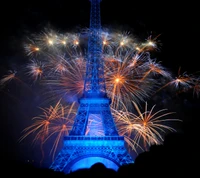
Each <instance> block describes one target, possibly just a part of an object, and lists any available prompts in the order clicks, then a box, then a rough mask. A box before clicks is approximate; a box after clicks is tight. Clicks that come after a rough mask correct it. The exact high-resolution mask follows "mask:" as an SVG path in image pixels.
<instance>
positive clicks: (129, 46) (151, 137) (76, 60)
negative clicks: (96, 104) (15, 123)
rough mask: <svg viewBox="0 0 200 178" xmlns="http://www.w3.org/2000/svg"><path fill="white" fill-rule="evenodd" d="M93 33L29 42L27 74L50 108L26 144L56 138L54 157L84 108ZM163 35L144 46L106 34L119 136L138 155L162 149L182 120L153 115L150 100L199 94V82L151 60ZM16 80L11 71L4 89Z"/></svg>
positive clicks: (47, 34) (107, 73) (91, 130)
mask: <svg viewBox="0 0 200 178" xmlns="http://www.w3.org/2000/svg"><path fill="white" fill-rule="evenodd" d="M87 33H89V31H87V30H85V31H83V32H82V33H81V32H80V33H78V34H74V33H73V34H72V33H66V34H60V33H58V32H56V31H54V30H49V29H45V30H44V31H43V32H42V33H41V34H39V35H33V37H32V38H31V37H28V38H27V39H28V42H27V43H26V44H25V45H24V47H25V53H26V55H27V57H28V58H29V59H30V61H29V62H28V64H27V65H26V67H25V68H24V70H25V74H26V75H27V76H28V77H29V80H31V81H33V83H34V85H37V86H39V87H41V88H42V91H43V92H42V95H43V97H44V98H43V99H44V101H43V102H41V105H42V103H43V105H45V106H46V105H48V107H40V108H41V109H42V111H43V114H42V115H40V116H36V117H34V118H33V124H32V125H31V126H28V127H27V128H25V129H24V131H23V135H22V137H21V138H20V141H22V140H24V139H25V138H26V137H28V136H30V135H32V134H35V136H34V139H33V141H34V142H36V141H40V143H41V145H44V144H45V142H46V141H47V140H49V139H50V138H52V137H53V136H54V138H55V139H54V142H53V144H52V145H53V146H52V150H51V152H52V153H53V155H54V154H55V151H56V149H57V147H58V144H59V142H60V140H62V139H61V138H63V136H65V135H68V134H69V130H70V129H71V127H72V125H73V119H74V118H75V115H76V111H77V108H78V105H77V104H76V103H77V101H78V99H79V98H80V97H81V96H82V94H83V89H84V77H85V73H86V62H87V54H86V52H85V51H87V46H85V44H87V43H86V40H87V39H88V34H87ZM158 36H159V35H158ZM158 36H156V37H155V38H153V37H152V36H150V37H148V38H147V40H146V42H142V43H140V42H138V40H137V39H136V38H134V37H133V36H132V35H130V34H129V33H116V32H115V33H110V32H108V31H106V30H104V31H102V42H103V48H102V58H103V62H104V77H105V82H106V91H107V95H108V97H109V98H110V99H111V105H110V106H111V110H112V114H113V115H114V118H115V121H116V126H117V129H118V131H119V134H120V135H122V136H124V137H125V141H126V142H127V144H128V145H129V146H130V147H131V148H132V150H134V151H135V152H137V149H140V150H146V149H147V148H148V147H149V146H150V145H152V144H161V143H162V141H163V134H164V133H166V131H175V129H174V128H172V127H170V126H168V125H167V124H168V122H169V121H172V120H174V121H177V120H178V119H172V118H170V119H166V118H165V117H166V116H169V115H170V114H172V112H168V113H165V111H166V109H161V110H158V111H156V112H153V111H154V109H155V105H154V106H153V107H152V108H151V109H150V110H148V108H147V102H146V101H147V100H150V99H151V97H152V96H155V95H156V94H159V91H160V90H162V89H167V88H175V89H179V90H181V91H184V92H185V91H188V89H191V88H192V89H193V91H194V92H193V94H196V96H198V95H199V78H198V77H194V76H192V75H187V74H186V73H184V74H183V75H180V73H179V75H178V77H176V78H175V79H174V78H173V76H172V73H171V72H170V71H168V70H167V69H166V68H165V67H164V66H162V64H161V62H160V61H158V62H157V60H156V59H152V58H151V55H150V51H152V50H158V49H159V43H158V42H157V41H156V40H157V38H158ZM179 72H180V71H179ZM15 78H16V72H15V71H10V73H9V74H8V75H5V76H3V78H2V79H1V81H0V85H1V86H5V85H6V84H7V83H9V82H11V81H12V80H13V79H15ZM169 91H170V92H171V91H172V90H170V89H169ZM60 98H62V103H61V100H60ZM143 103H146V104H145V109H144V112H142V111H141V109H140V106H141V105H142V104H143ZM49 105H50V107H49ZM101 124H102V123H101V121H99V117H98V116H96V118H95V119H94V120H91V119H90V118H89V119H88V128H87V131H86V134H87V135H90V134H92V135H103V132H102V130H98V131H96V130H97V129H95V128H96V127H98V128H99V126H100V125H101ZM89 126H90V127H89ZM55 135H56V137H55Z"/></svg>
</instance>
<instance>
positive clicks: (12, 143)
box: [0, 0, 200, 161]
mask: <svg viewBox="0 0 200 178" xmlns="http://www.w3.org/2000/svg"><path fill="white" fill-rule="evenodd" d="M13 3H14V4H13ZM197 7H198V5H197V2H195V3H188V1H184V2H183V1H182V2H181V3H175V2H174V1H172V2H169V1H165V2H162V1H155V2H152V1H147V2H145V1H135V2H134V1H130V0H122V1H116V0H102V2H101V23H102V26H103V27H109V28H110V27H111V28H117V29H119V30H121V31H130V32H131V33H132V34H134V35H136V36H137V37H138V38H140V39H141V40H145V39H146V38H147V37H148V36H149V35H150V34H155V35H158V34H161V36H160V38H159V39H160V41H161V44H162V46H161V48H160V51H159V52H158V54H157V58H158V60H159V61H162V64H163V65H164V66H165V67H167V68H170V69H171V70H172V71H173V72H174V73H175V74H176V73H177V72H178V68H179V67H181V71H182V72H183V71H186V72H187V73H188V74H190V73H194V72H197V71H200V68H199V64H198V63H199V55H198V51H199V49H198V42H199V27H198V22H199V19H198V10H197ZM0 18H1V20H0V23H1V43H0V44H1V48H0V49H1V50H0V75H1V76H2V75H4V74H5V72H6V71H7V70H9V69H10V68H11V67H13V68H15V67H16V68H17V67H18V64H22V63H24V62H25V61H26V56H25V55H24V53H23V40H24V39H25V37H26V36H28V35H30V34H32V33H38V32H40V31H41V30H43V28H44V27H45V26H47V25H49V24H50V25H51V26H52V27H54V28H55V29H57V30H59V31H61V32H67V31H73V29H76V28H77V27H81V28H82V27H83V28H85V27H89V18H90V2H89V0H72V1H67V0H65V1H64V0H56V1H47V0H44V1H42V3H41V1H38V0H34V1H26V2H25V3H23V2H19V1H16V2H11V1H6V2H4V3H3V4H1V7H0ZM13 91H14V92H15V93H16V94H17V95H22V93H20V91H19V88H17V87H16V88H13ZM21 92H22V91H21ZM9 97H10V96H9ZM9 97H8V96H7V95H6V94H5V93H3V92H1V108H2V109H1V115H0V118H1V121H2V124H1V132H2V134H3V150H2V151H3V153H2V155H3V159H4V160H7V161H15V160H18V159H19V160H20V159H31V156H30V155H34V154H36V153H35V151H34V149H33V148H30V150H27V148H28V145H27V143H24V145H23V143H22V144H21V145H19V143H18V142H17V139H18V138H19V136H20V134H21V133H20V132H21V131H22V129H23V128H25V127H26V126H27V124H28V123H29V121H28V119H27V118H28V117H30V116H33V115H34V114H33V113H34V109H32V107H31V106H32V105H34V103H31V99H34V98H31V97H32V96H31V97H30V98H29V99H27V101H26V103H25V104H23V105H24V106H23V107H20V106H19V102H17V101H15V99H14V98H12V99H10V100H9V99H8V98H9ZM23 97H27V98H28V97H29V95H28V94H26V95H25V96H23ZM184 101H185V103H187V104H186V105H187V106H188V107H189V109H188V110H187V111H184V112H185V113H184V114H186V115H187V116H184V117H188V118H190V120H189V119H187V125H188V128H187V129H190V130H192V134H191V135H193V136H194V135H195V134H196V131H195V129H196V128H197V126H195V122H196V119H198V118H196V117H197V116H196V115H197V110H198V109H200V104H199V101H198V99H194V100H193V99H192V98H191V97H189V98H186V99H185V100H184ZM184 107H186V106H185V105H184ZM19 108H20V109H19ZM22 108H23V109H22ZM23 110H25V111H26V112H23ZM184 114H183V115H184ZM19 117H20V118H19ZM193 126H194V128H193ZM187 133H189V131H187ZM29 146H30V145H29ZM24 148H25V150H26V151H25V150H24ZM22 155H23V156H22ZM27 155H28V156H27ZM33 157H34V156H33Z"/></svg>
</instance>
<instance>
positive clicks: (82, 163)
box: [70, 157, 119, 172]
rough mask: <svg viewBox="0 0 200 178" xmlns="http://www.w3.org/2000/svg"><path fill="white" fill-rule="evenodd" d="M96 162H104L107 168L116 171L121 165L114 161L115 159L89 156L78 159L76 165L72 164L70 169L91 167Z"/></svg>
mask: <svg viewBox="0 0 200 178" xmlns="http://www.w3.org/2000/svg"><path fill="white" fill-rule="evenodd" d="M95 163H102V164H104V165H105V167H106V168H110V169H113V170H115V171H117V170H118V168H119V165H117V164H116V163H114V162H113V161H111V160H109V159H106V158H102V157H87V158H83V159H81V160H79V161H77V162H76V163H75V164H74V165H72V167H71V169H70V171H72V172H73V171H76V170H78V169H84V168H90V167H91V166H92V165H94V164H95Z"/></svg>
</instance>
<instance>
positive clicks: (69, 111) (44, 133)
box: [19, 100, 76, 157]
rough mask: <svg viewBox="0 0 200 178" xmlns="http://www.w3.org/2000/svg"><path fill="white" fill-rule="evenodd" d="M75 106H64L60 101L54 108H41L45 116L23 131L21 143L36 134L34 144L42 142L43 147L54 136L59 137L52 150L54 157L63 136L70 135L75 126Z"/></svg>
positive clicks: (35, 119) (39, 117)
mask: <svg viewBox="0 0 200 178" xmlns="http://www.w3.org/2000/svg"><path fill="white" fill-rule="evenodd" d="M74 105H75V103H72V104H71V105H70V106H63V105H62V104H61V100H60V101H58V102H57V104H56V105H55V106H54V107H53V106H50V107H49V108H40V109H41V110H42V111H43V114H42V115H40V116H36V117H34V118H33V121H34V122H33V124H32V125H31V126H28V127H27V128H25V129H24V130H23V135H22V136H21V137H20V139H19V141H20V142H21V141H22V140H24V139H25V138H26V137H27V136H29V135H31V134H35V136H34V139H33V143H36V142H37V141H40V142H41V145H43V144H44V143H45V142H46V141H47V140H48V139H50V138H51V137H52V136H53V135H57V136H56V139H55V141H54V143H53V146H52V149H51V153H53V157H54V155H55V151H56V149H57V147H58V144H59V141H60V140H61V138H63V136H66V135H68V134H69V130H71V128H72V126H73V121H74V117H75V115H76V108H74Z"/></svg>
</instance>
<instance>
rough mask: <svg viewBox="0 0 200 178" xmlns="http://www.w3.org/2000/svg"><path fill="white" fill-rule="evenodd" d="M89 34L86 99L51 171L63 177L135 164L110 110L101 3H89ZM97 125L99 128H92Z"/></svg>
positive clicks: (82, 102) (80, 105) (91, 0)
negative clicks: (96, 166) (94, 167)
mask: <svg viewBox="0 0 200 178" xmlns="http://www.w3.org/2000/svg"><path fill="white" fill-rule="evenodd" d="M90 2H91V9H90V31H89V39H88V54H87V62H86V75H85V81H84V91H83V96H82V97H81V99H80V100H79V108H78V112H77V115H76V118H75V120H74V125H73V127H72V130H71V131H70V133H69V136H65V137H64V144H63V148H62V149H61V151H60V152H59V154H58V155H57V157H56V158H55V160H54V162H53V163H52V165H51V166H50V169H53V170H55V171H61V172H64V173H66V174H67V173H69V172H71V171H72V172H73V171H75V170H77V169H80V168H89V167H90V166H92V165H93V164H95V163H97V162H101V163H103V164H104V165H105V166H106V167H107V168H111V169H114V170H117V169H118V168H119V167H120V166H121V165H125V164H129V163H133V160H132V158H131V156H130V155H129V154H128V152H127V150H126V148H125V145H124V137H123V136H119V134H118V132H117V130H116V127H115V123H114V120H113V117H112V114H111V110H110V103H111V101H110V99H109V98H108V97H107V93H106V85H105V79H104V64H103V59H102V39H101V19H100V2H101V0H90ZM92 123H96V124H92Z"/></svg>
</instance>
